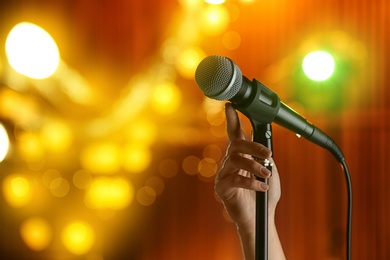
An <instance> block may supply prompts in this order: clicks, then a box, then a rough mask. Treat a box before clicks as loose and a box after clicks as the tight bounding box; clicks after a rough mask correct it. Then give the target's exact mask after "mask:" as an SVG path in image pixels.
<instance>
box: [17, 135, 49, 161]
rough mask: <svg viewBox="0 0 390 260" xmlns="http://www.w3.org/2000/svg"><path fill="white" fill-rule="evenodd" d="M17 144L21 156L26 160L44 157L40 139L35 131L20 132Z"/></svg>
mask: <svg viewBox="0 0 390 260" xmlns="http://www.w3.org/2000/svg"><path fill="white" fill-rule="evenodd" d="M17 145H18V148H19V151H20V153H21V155H22V157H23V158H24V159H26V160H28V161H34V160H40V159H42V158H43V157H44V150H43V146H42V143H41V140H40V138H39V137H38V135H36V134H35V133H32V132H24V133H22V134H20V136H19V142H18V143H17Z"/></svg>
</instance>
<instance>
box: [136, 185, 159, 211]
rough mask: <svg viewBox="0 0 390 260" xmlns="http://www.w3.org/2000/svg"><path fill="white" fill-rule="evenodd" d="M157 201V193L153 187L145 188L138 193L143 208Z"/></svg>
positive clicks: (138, 199)
mask: <svg viewBox="0 0 390 260" xmlns="http://www.w3.org/2000/svg"><path fill="white" fill-rule="evenodd" d="M155 200H156V192H155V190H154V189H153V188H152V187H149V186H144V187H142V188H140V189H139V190H138V191H137V201H138V203H139V204H141V205H143V206H150V205H152V204H153V203H154V201H155Z"/></svg>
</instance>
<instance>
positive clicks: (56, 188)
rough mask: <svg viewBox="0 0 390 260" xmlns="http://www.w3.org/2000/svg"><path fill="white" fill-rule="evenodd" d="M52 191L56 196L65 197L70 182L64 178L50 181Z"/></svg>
mask: <svg viewBox="0 0 390 260" xmlns="http://www.w3.org/2000/svg"><path fill="white" fill-rule="evenodd" d="M49 188H50V192H51V194H52V195H53V196H54V197H58V198H62V197H65V196H66V195H67V194H68V192H69V182H68V181H67V180H65V179H64V178H55V179H54V180H52V181H51V183H50V186H49Z"/></svg>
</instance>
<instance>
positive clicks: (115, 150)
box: [80, 142, 120, 174]
mask: <svg viewBox="0 0 390 260" xmlns="http://www.w3.org/2000/svg"><path fill="white" fill-rule="evenodd" d="M80 162H81V165H82V166H83V167H84V169H87V170H89V171H90V172H92V173H96V174H113V173H115V172H117V171H118V170H119V169H120V158H119V147H118V145H117V144H115V143H113V142H99V143H91V144H89V145H87V146H86V147H85V148H84V149H83V151H82V152H81V155H80Z"/></svg>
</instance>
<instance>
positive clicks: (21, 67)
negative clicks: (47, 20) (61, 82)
mask: <svg viewBox="0 0 390 260" xmlns="http://www.w3.org/2000/svg"><path fill="white" fill-rule="evenodd" d="M5 50H6V54H7V57H8V62H9V64H10V65H11V67H12V68H13V69H14V70H16V71H17V72H19V73H20V74H23V75H25V76H27V77H30V78H35V79H43V78H47V77H50V76H51V75H53V74H54V72H55V71H56V70H57V67H58V64H59V60H60V54H59V50H58V47H57V44H56V43H55V41H54V39H53V38H52V37H51V36H50V34H49V33H47V32H46V31H45V30H44V29H42V28H41V27H39V26H37V25H35V24H32V23H28V22H22V23H19V24H17V25H16V26H15V27H13V28H12V30H11V31H10V33H9V34H8V37H7V40H6V44H5Z"/></svg>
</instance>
